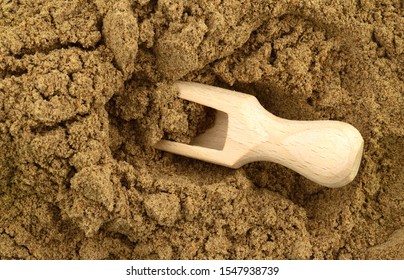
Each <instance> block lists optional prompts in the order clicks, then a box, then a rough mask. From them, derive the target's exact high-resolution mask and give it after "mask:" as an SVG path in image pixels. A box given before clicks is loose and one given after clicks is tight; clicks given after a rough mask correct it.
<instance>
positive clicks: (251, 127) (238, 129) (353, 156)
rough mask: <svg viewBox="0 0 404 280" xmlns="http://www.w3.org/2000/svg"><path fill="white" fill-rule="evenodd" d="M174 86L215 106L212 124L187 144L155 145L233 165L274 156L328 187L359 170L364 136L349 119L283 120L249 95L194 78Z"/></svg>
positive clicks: (182, 95) (345, 180)
mask: <svg viewBox="0 0 404 280" xmlns="http://www.w3.org/2000/svg"><path fill="white" fill-rule="evenodd" d="M175 85H176V86H177V87H178V89H179V92H180V94H179V97H180V98H182V99H186V100H189V101H193V102H196V103H200V104H202V105H205V106H208V107H211V108H214V109H216V110H217V114H216V119H215V124H214V126H213V127H212V128H210V129H208V130H207V131H206V132H205V133H203V134H201V135H199V136H197V137H196V138H195V139H193V141H192V142H191V143H190V144H189V145H188V144H183V143H177V142H173V141H168V140H161V141H160V142H158V143H157V144H156V145H155V148H157V149H160V150H164V151H167V152H171V153H175V154H179V155H183V156H187V157H191V158H195V159H199V160H203V161H208V162H212V163H215V164H219V165H223V166H227V167H231V168H239V167H240V166H242V165H244V164H246V163H249V162H253V161H272V162H276V163H279V164H282V165H284V166H286V167H288V168H290V169H292V170H294V171H296V172H298V173H300V174H301V175H303V176H305V177H307V178H308V179H310V180H312V181H314V182H316V183H318V184H320V185H323V186H326V187H331V188H336V187H341V186H344V185H346V184H348V183H349V182H351V181H352V180H353V179H354V178H355V176H356V174H357V172H358V169H359V164H360V161H361V157H362V151H363V138H362V136H361V134H360V133H359V131H358V130H357V129H356V128H354V127H353V126H352V125H350V124H347V123H344V122H339V121H328V120H324V121H292V120H286V119H282V118H279V117H276V116H274V115H273V114H271V113H269V112H268V111H266V110H265V109H264V108H263V107H262V106H261V105H260V103H259V102H258V100H257V99H256V98H255V97H254V96H252V95H249V94H244V93H239V92H236V91H231V90H227V89H222V88H217V87H213V86H208V85H203V84H198V83H193V82H176V83H175Z"/></svg>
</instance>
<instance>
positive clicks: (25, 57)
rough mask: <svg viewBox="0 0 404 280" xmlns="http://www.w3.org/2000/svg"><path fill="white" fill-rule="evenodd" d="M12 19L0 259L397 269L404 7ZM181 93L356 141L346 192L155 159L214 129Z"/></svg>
mask: <svg viewBox="0 0 404 280" xmlns="http://www.w3.org/2000/svg"><path fill="white" fill-rule="evenodd" d="M381 2H383V3H381ZM16 3H17V1H1V2H0V213H1V215H0V258H2V259H207V258H208V259H213V258H221V259H313V258H314V259H366V258H370V259H379V258H382V259H403V258H404V255H403V253H404V238H403V236H404V233H403V228H404V215H403V214H404V188H403V185H404V178H403V176H404V172H403V171H404V170H403V164H402V159H403V158H404V127H403V123H404V120H403V115H404V114H403V108H404V103H403V93H404V83H403V79H404V71H403V65H404V29H403V28H404V20H403V19H404V17H403V16H404V9H403V7H402V4H400V1H367V0H365V1H356V2H355V1H353V2H352V1H332V2H330V1H294V0H289V1H260V0H256V1H235V0H234V1H233V0H226V1H198V0H188V1H180V0H178V1H175V0H165V1H154V0H153V1H148V0H138V1H129V0H120V1H108V0H93V1H84V0H72V1H67V2H64V1H57V0H53V1H45V0H43V1H38V0H35V1H19V4H16ZM400 5H401V6H400ZM176 80H190V81H191V80H192V81H196V82H200V83H205V84H211V85H215V86H220V87H224V88H231V89H234V90H238V91H241V92H245V93H249V94H253V95H255V96H256V97H257V98H258V100H259V101H260V102H261V104H262V105H263V106H264V107H265V108H266V109H268V111H270V112H272V113H274V114H276V115H278V116H281V117H284V118H289V119H296V120H317V119H332V120H340V121H345V122H348V123H350V124H352V125H354V126H355V127H356V128H358V130H359V131H360V132H361V133H362V135H363V137H364V140H365V150H364V157H363V161H362V164H361V167H360V170H359V174H358V176H357V177H356V179H355V180H354V182H352V183H351V184H349V185H348V186H346V187H343V188H339V189H327V188H324V187H321V186H319V185H316V184H314V183H312V182H310V181H309V180H307V179H305V178H303V177H301V176H300V175H298V174H296V173H294V172H293V171H290V170H288V169H286V168H284V167H282V166H279V165H276V164H273V163H251V164H249V165H246V166H244V167H243V168H240V169H238V170H232V169H228V168H225V167H220V166H216V165H212V164H208V163H204V162H200V161H196V160H192V159H187V158H183V157H180V156H175V155H171V154H167V153H162V152H160V151H157V150H155V149H153V148H152V145H153V144H155V143H157V142H158V141H159V140H160V139H162V138H166V139H172V140H175V141H181V142H189V141H190V140H191V139H192V137H194V136H195V135H197V134H198V133H200V132H201V131H202V130H203V129H204V128H206V127H207V126H208V125H209V124H211V123H212V114H211V111H210V110H208V109H207V108H204V107H202V106H200V105H198V104H193V103H188V102H184V101H182V100H181V99H178V98H177V92H176V90H175V88H174V87H173V86H172V84H173V82H174V81H176Z"/></svg>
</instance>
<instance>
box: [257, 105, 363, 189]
mask: <svg viewBox="0 0 404 280" xmlns="http://www.w3.org/2000/svg"><path fill="white" fill-rule="evenodd" d="M260 107H261V105H260ZM261 109H262V110H260V109H259V110H258V111H261V112H260V113H259V114H257V115H256V117H257V116H258V115H259V116H260V117H259V119H260V121H259V122H260V124H261V126H262V128H263V130H264V131H265V134H266V135H267V140H265V141H263V142H262V143H261V144H259V145H257V146H256V147H255V148H254V154H255V156H257V157H260V158H261V160H269V161H272V162H276V163H279V164H282V165H284V166H286V167H288V168H290V169H292V170H294V171H296V172H298V173H300V174H301V175H303V176H305V177H307V178H308V179H310V180H312V181H314V182H316V183H318V184H320V185H323V186H327V187H331V188H335V187H341V186H344V185H346V184H348V183H350V182H351V181H352V180H353V179H354V178H355V176H356V174H357V172H358V169H359V165H360V161H361V158H362V152H363V138H362V136H361V134H360V133H359V131H358V130H357V129H356V128H354V127H353V126H352V125H350V124H348V123H344V122H340V121H293V120H286V119H282V118H279V117H276V116H274V115H273V114H271V113H269V112H268V111H266V110H265V109H264V108H263V107H261ZM256 159H257V158H256Z"/></svg>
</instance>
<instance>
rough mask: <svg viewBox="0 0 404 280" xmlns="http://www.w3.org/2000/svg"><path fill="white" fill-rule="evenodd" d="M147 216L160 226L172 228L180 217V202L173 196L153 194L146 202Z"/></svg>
mask: <svg viewBox="0 0 404 280" xmlns="http://www.w3.org/2000/svg"><path fill="white" fill-rule="evenodd" d="M144 206H145V208H146V213H147V215H148V216H149V217H150V218H152V219H153V220H155V221H156V222H157V223H158V224H159V225H165V226H172V225H173V224H174V223H175V222H176V221H177V219H178V218H179V215H180V210H181V206H180V200H179V198H178V197H177V196H175V195H173V194H166V193H158V194H151V195H149V196H148V197H146V199H145V201H144Z"/></svg>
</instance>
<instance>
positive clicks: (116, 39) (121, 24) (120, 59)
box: [103, 1, 139, 78]
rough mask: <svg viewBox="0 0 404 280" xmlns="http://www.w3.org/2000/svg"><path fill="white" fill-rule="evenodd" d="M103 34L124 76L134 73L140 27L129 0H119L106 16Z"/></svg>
mask: <svg viewBox="0 0 404 280" xmlns="http://www.w3.org/2000/svg"><path fill="white" fill-rule="evenodd" d="M103 23H104V25H103V35H104V37H105V43H106V45H107V46H108V47H109V48H110V49H111V50H112V52H113V53H114V57H115V62H116V64H117V65H118V67H119V69H120V70H121V71H122V72H123V74H124V77H125V78H128V77H130V76H131V75H132V73H133V71H134V68H135V58H136V54H137V50H138V47H137V41H138V37H139V28H138V25H137V20H136V17H135V15H134V13H133V12H132V10H131V9H130V4H129V3H128V2H126V1H125V2H122V1H119V2H117V3H115V4H114V5H113V7H112V9H111V10H110V11H109V12H108V13H107V14H106V16H105V17H104V22H103Z"/></svg>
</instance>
